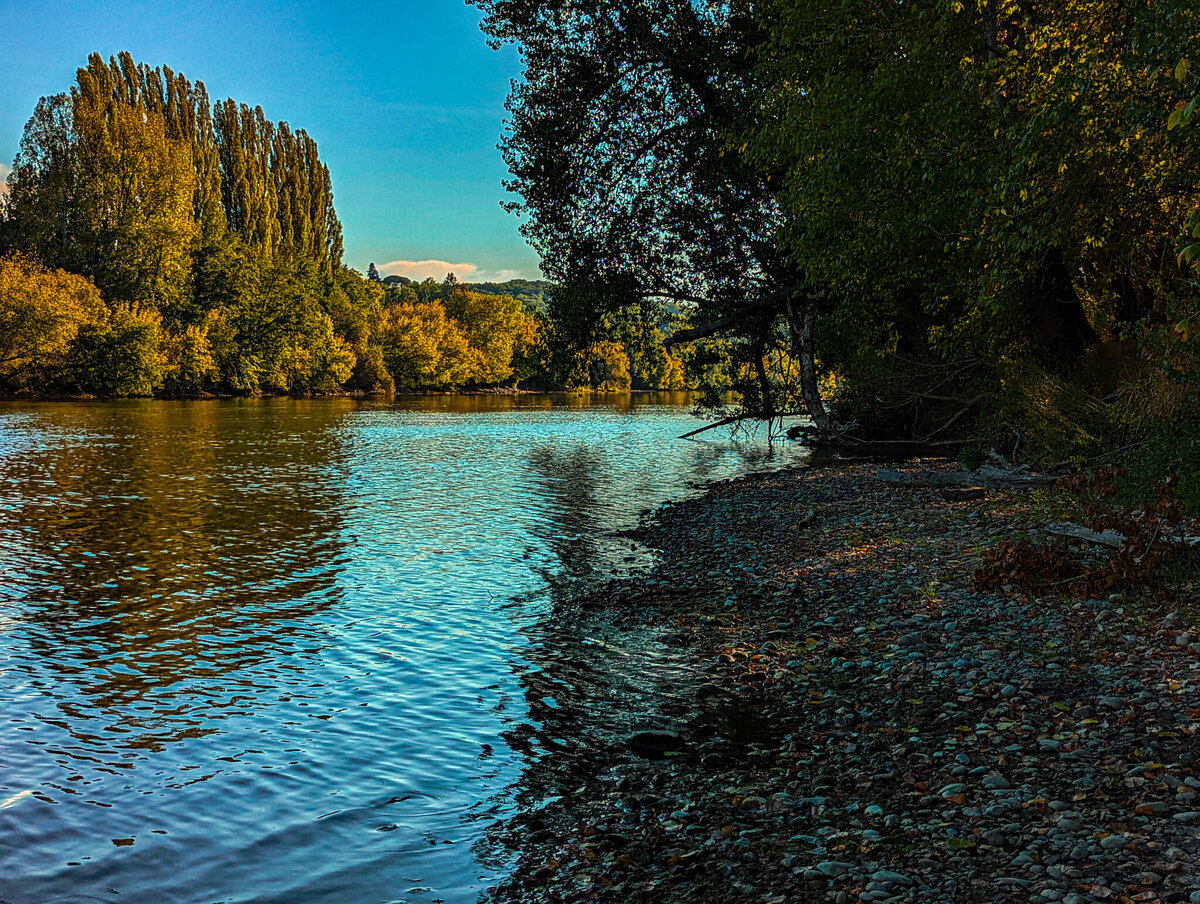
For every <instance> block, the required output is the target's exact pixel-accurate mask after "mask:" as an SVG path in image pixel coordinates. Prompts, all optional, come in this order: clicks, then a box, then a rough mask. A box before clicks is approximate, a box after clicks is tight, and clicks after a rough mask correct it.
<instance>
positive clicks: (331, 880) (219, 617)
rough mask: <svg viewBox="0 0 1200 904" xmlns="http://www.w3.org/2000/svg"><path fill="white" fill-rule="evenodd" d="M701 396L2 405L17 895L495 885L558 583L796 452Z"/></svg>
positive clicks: (422, 893) (12, 867) (3, 807)
mask: <svg viewBox="0 0 1200 904" xmlns="http://www.w3.org/2000/svg"><path fill="white" fill-rule="evenodd" d="M682 401H683V400H682V399H680V398H678V397H676V398H669V397H651V396H640V397H639V396H634V397H632V398H631V397H622V398H619V399H617V400H616V401H615V402H613V401H603V400H602V401H596V402H587V401H586V400H579V399H574V400H567V399H562V398H549V397H518V398H512V397H499V398H497V397H437V396H434V397H424V398H419V399H407V400H405V399H401V400H397V401H396V402H390V403H385V402H378V401H354V400H348V399H319V400H300V401H297V400H287V399H269V400H236V401H222V402H195V403H188V402H121V403H79V404H67V403H64V404H50V405H23V404H16V403H10V404H4V405H0V478H2V480H0V551H2V552H0V682H2V684H0V686H2V687H3V690H4V694H3V695H2V697H0V723H2V724H3V725H4V730H3V732H2V733H0V899H3V900H4V901H7V902H12V904H27V902H28V904H32V902H39V904H40V902H45V901H50V900H53V901H64V902H66V901H95V900H116V899H117V898H115V896H114V891H115V892H117V893H119V894H120V898H119V900H122V901H126V902H130V901H133V902H146V904H151V902H153V904H169V902H200V901H239V902H242V901H245V902H249V901H254V902H275V901H279V902H283V901H287V902H310V901H311V902H318V901H320V902H343V901H344V902H354V904H361V902H372V901H379V902H391V901H398V900H406V901H410V902H423V901H432V900H434V899H436V898H441V899H443V900H444V901H447V902H465V901H473V900H475V898H476V897H477V895H478V893H479V891H480V890H481V889H482V888H484V887H486V886H487V885H488V884H489V883H491V882H494V881H495V880H496V878H497V876H499V875H500V874H501V873H502V871H503V867H504V859H505V858H504V855H503V853H502V852H495V851H492V850H490V849H489V848H488V847H487V846H486V845H485V844H484V843H482V839H483V838H484V832H485V830H486V828H487V826H488V825H489V824H491V823H492V822H493V821H494V820H495V819H496V818H497V817H498V816H502V815H505V814H506V813H508V812H511V809H512V807H513V806H514V805H515V804H514V800H515V799H516V798H519V797H520V796H521V794H520V791H521V787H522V784H523V783H525V782H527V780H528V778H529V775H530V772H529V769H530V768H531V760H536V751H534V750H532V749H529V748H526V749H523V750H520V749H518V750H514V749H513V745H511V744H510V743H509V742H508V741H506V740H505V739H506V738H507V739H509V740H510V741H511V740H513V739H515V738H522V737H525V738H528V737H529V736H530V730H529V729H530V725H529V713H530V707H529V705H528V701H527V694H528V692H529V689H530V687H534V686H536V685H537V680H536V678H534V679H533V680H532V681H531V680H530V669H531V668H532V669H535V670H536V668H537V667H535V666H532V665H531V662H534V661H538V660H539V656H538V655H537V653H538V648H539V646H540V644H541V642H542V640H544V639H546V638H545V632H547V631H553V630H554V628H553V626H552V625H550V624H548V623H547V622H546V620H545V619H544V618H542V616H544V615H545V612H544V611H543V610H544V608H545V601H544V594H540V593H539V589H540V588H544V587H545V586H546V582H547V580H550V579H557V577H558V576H562V575H564V574H565V575H569V576H573V577H580V576H587V575H591V574H597V573H606V572H608V571H610V570H611V569H613V568H619V567H621V566H622V565H623V564H625V563H626V558H627V557H628V556H630V555H631V554H633V553H632V551H631V550H630V549H629V543H628V541H624V540H619V539H617V538H614V537H612V536H611V534H612V532H613V531H615V530H619V529H622V528H627V527H630V526H632V525H633V523H634V522H635V521H636V516H637V513H638V512H639V511H640V510H642V509H644V508H647V507H654V506H656V505H658V504H659V503H660V502H662V501H664V500H665V499H668V498H678V497H679V496H681V495H684V494H685V493H687V492H689V491H690V490H689V487H690V486H691V485H694V484H697V483H702V482H705V481H708V480H712V479H714V478H721V477H726V476H732V475H734V474H737V473H742V472H744V471H745V470H747V469H749V468H753V467H769V466H774V465H775V464H778V460H776V461H774V462H767V461H762V460H761V459H760V458H759V457H758V456H757V455H755V454H751V455H746V454H744V453H743V452H739V451H738V450H736V449H733V448H731V447H730V446H728V445H727V444H721V443H719V442H716V443H714V442H705V443H696V442H682V441H677V440H676V439H675V437H677V436H678V435H679V434H680V433H682V432H684V431H685V430H687V429H689V428H691V427H693V426H694V421H693V420H692V419H691V418H690V417H689V415H688V409H687V407H686V405H683V404H681V402H682ZM793 454H794V453H793ZM514 598H520V599H521V600H522V602H521V603H520V604H519V605H514V604H513V603H512V601H513V600H514ZM561 640H562V638H558V639H557V641H561ZM567 642H568V644H574V643H576V642H577V643H579V644H581V645H584V644H586V643H587V639H586V638H581V639H579V640H578V641H576V640H575V639H574V638H572V639H571V640H568V641H567ZM555 649H556V650H557V651H558V652H556V655H559V656H561V655H563V654H562V645H561V643H560V642H559V643H558V644H557V646H556V647H555ZM531 652H532V653H534V655H533V656H532V657H531V656H530V655H529V654H530V653H531ZM597 659H599V661H600V663H601V665H600V666H597V665H596V660H597ZM609 659H612V657H606V656H605V655H599V656H597V652H596V650H594V649H590V650H588V651H587V655H581V656H580V657H579V661H580V668H584V667H586V668H588V669H590V670H591V672H593V673H596V672H603V671H604V667H605V666H604V662H605V661H607V660H609ZM611 666H612V663H609V666H608V667H609V669H610V671H612V675H611V676H609V677H608V678H605V677H604V676H603V675H601V678H600V679H599V680H616V679H615V677H614V676H616V675H617V673H618V672H619V669H617V670H615V671H613V670H612V668H611ZM589 680H590V679H589ZM580 718H582V719H585V720H586V718H587V714H586V713H585V714H581V716H580ZM516 746H517V747H518V748H522V747H525V745H524V744H523V743H521V742H517V744H516ZM532 768H533V769H536V765H533V766H532Z"/></svg>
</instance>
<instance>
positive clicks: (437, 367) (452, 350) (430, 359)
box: [379, 301, 475, 389]
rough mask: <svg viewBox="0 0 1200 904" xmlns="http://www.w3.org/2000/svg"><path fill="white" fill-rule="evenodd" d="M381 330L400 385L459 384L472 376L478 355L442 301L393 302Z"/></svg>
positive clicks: (388, 361)
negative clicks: (448, 315) (473, 351)
mask: <svg viewBox="0 0 1200 904" xmlns="http://www.w3.org/2000/svg"><path fill="white" fill-rule="evenodd" d="M379 332H380V344H381V345H382V346H383V357H384V361H385V363H386V364H387V368H388V371H389V372H390V373H391V375H392V377H393V379H394V380H395V381H396V385H397V386H399V387H403V388H408V389H413V388H417V387H422V386H457V385H459V384H462V383H465V382H466V381H467V380H468V379H471V377H472V374H473V371H474V368H473V366H472V365H473V364H474V363H475V357H474V355H473V354H472V349H471V347H470V343H469V341H468V339H467V335H466V333H465V332H464V331H463V329H462V327H460V326H459V325H458V323H457V322H455V321H454V320H451V319H450V318H449V317H447V316H446V309H445V308H443V307H442V305H441V304H440V303H439V302H436V301H429V302H424V303H422V302H401V303H400V304H396V305H392V306H391V307H390V308H388V309H387V310H386V311H385V312H384V315H383V322H382V324H381V325H380V331H379Z"/></svg>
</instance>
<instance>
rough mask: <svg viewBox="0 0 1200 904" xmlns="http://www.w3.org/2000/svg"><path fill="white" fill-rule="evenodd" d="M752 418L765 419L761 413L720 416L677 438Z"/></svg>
mask: <svg viewBox="0 0 1200 904" xmlns="http://www.w3.org/2000/svg"><path fill="white" fill-rule="evenodd" d="M803 413H804V412H803V411H784V412H782V413H780V414H777V415H775V416H774V417H796V416H798V415H801V414H803ZM754 419H758V420H766V418H764V417H763V416H762V415H761V414H735V415H733V416H732V417H727V418H722V419H721V420H719V421H713V422H712V423H711V424H705V425H704V426H703V427H700V428H698V429H696V430H692V431H690V432H689V433H685V434H683V436H681V437H679V438H680V439H691V438H692V437H693V436H695V435H696V434H697V433H703V432H704V431H705V430H715V429H716V428H717V427H727V426H729V425H730V424H736V423H738V422H739V421H749V420H754Z"/></svg>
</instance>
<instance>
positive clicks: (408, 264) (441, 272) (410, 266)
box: [378, 260, 542, 283]
mask: <svg viewBox="0 0 1200 904" xmlns="http://www.w3.org/2000/svg"><path fill="white" fill-rule="evenodd" d="M378 267H379V272H380V273H382V274H384V275H385V276H407V277H408V278H409V279H412V280H416V281H417V282H420V281H421V280H423V279H429V278H433V279H436V280H438V281H439V282H440V281H441V280H443V279H445V278H446V274H447V273H453V274H454V276H455V277H456V278H457V279H458V281H459V282H474V283H480V282H508V280H510V279H541V278H542V276H541V274H540V273H537V272H529V271H527V270H510V269H501V270H481V269H479V265H478V264H472V263H469V262H463V263H461V264H455V263H452V262H451V261H439V260H426V261H389V262H388V263H386V264H379V265H378Z"/></svg>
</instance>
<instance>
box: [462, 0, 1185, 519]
mask: <svg viewBox="0 0 1200 904" xmlns="http://www.w3.org/2000/svg"><path fill="white" fill-rule="evenodd" d="M473 2H475V5H476V6H478V7H479V8H480V9H481V10H482V11H483V13H484V15H485V21H484V28H485V30H486V32H487V33H488V34H489V35H490V37H491V39H492V40H493V41H494V42H495V44H496V45H497V46H498V45H500V44H502V43H512V44H515V45H516V46H517V47H518V48H519V49H520V52H521V54H522V60H523V62H524V67H525V68H524V78H523V80H521V81H520V82H519V83H518V84H517V85H516V86H515V88H514V91H513V93H512V95H511V96H510V99H509V110H510V120H509V125H508V129H507V132H506V134H505V137H504V143H503V149H504V153H505V156H506V159H507V162H508V165H509V167H510V170H511V172H512V180H511V183H510V187H511V188H512V189H513V190H514V191H515V192H517V193H518V194H519V196H520V198H521V200H520V202H519V203H517V204H514V205H513V206H514V207H515V208H516V209H519V210H520V211H521V212H522V213H523V214H524V216H525V221H526V226H525V234H526V235H527V237H528V238H529V240H530V242H531V243H532V244H533V246H534V247H535V248H536V249H537V250H538V251H539V252H540V253H541V255H542V258H543V269H544V271H545V273H546V275H547V276H548V277H549V278H550V279H552V280H553V281H554V282H555V283H556V284H557V285H558V286H559V287H560V289H559V290H558V291H557V292H556V293H554V294H553V295H552V296H551V298H550V301H549V311H550V315H551V317H552V319H553V320H554V322H555V324H556V326H557V327H558V328H559V329H561V330H563V331H564V332H566V333H569V334H571V335H572V336H574V337H575V339H576V342H577V344H578V345H580V346H581V347H582V346H587V345H589V344H592V343H594V342H596V341H597V339H598V338H599V337H604V336H605V335H611V334H613V333H612V331H613V330H614V328H618V329H619V325H620V324H622V323H624V322H626V321H628V320H634V321H644V320H646V319H654V315H653V314H647V310H648V309H653V310H659V311H664V312H666V311H676V310H684V311H686V312H688V313H689V314H690V316H691V317H692V318H693V322H692V324H691V325H690V327H689V328H686V329H682V330H679V331H678V332H676V333H675V334H674V335H673V336H672V337H671V340H672V341H673V342H674V343H676V344H675V345H674V346H673V349H674V348H678V347H680V345H682V344H683V343H685V342H687V341H688V340H695V339H699V338H701V337H712V336H719V337H722V338H723V340H724V341H725V342H727V343H728V344H729V349H730V352H731V363H730V367H731V368H732V374H731V376H732V379H733V380H734V382H735V383H736V384H737V385H738V386H739V388H740V389H741V390H742V398H743V400H744V404H745V408H746V411H747V412H748V413H752V414H755V415H757V416H760V417H764V418H771V417H775V416H777V415H779V414H781V413H783V412H793V411H807V412H808V413H809V415H810V416H811V417H812V419H813V421H814V422H815V424H816V426H817V427H818V428H819V429H820V430H821V431H822V432H823V433H825V434H826V435H827V436H830V437H835V438H838V439H840V440H842V441H854V440H856V439H862V440H865V439H871V438H887V439H893V440H895V439H902V440H907V441H910V442H914V443H924V444H928V443H946V444H957V445H965V446H966V447H967V448H968V450H969V449H971V448H974V449H977V450H988V449H996V450H999V451H1000V452H1002V453H1003V454H1005V455H1009V456H1014V455H1015V456H1017V457H1027V458H1035V459H1036V458H1045V457H1055V458H1058V459H1059V460H1061V459H1063V458H1071V457H1074V458H1076V459H1078V460H1089V459H1093V458H1095V457H1096V456H1102V455H1106V454H1108V452H1109V450H1112V449H1114V448H1122V447H1130V446H1137V447H1138V448H1139V450H1140V451H1139V452H1138V456H1139V458H1140V459H1141V460H1148V459H1155V460H1158V461H1160V462H1167V461H1169V460H1172V459H1175V458H1181V459H1183V460H1184V462H1185V463H1184V466H1183V469H1182V470H1183V472H1184V473H1185V476H1184V480H1185V482H1186V481H1188V480H1190V481H1192V483H1193V484H1200V445H1198V444H1200V431H1198V430H1197V429H1196V427H1197V423H1196V421H1195V417H1196V414H1195V412H1196V411H1197V407H1196V394H1197V388H1198V387H1200V366H1198V365H1200V361H1198V360H1197V355H1196V353H1195V347H1196V343H1195V342H1194V341H1193V339H1194V338H1195V335H1194V334H1195V332H1196V330H1195V326H1196V322H1197V317H1198V316H1200V276H1198V274H1197V271H1196V269H1195V267H1196V265H1197V264H1200V136H1198V133H1197V131H1196V129H1197V127H1198V125H1200V124H1198V123H1197V121H1196V117H1195V113H1196V106H1197V92H1198V90H1200V66H1196V65H1195V62H1196V60H1197V59H1198V57H1200V13H1198V12H1197V8H1196V7H1195V5H1194V4H1191V3H1185V2H1182V0H1165V2H1149V0H1145V2H1135V3H1116V2H1104V0H1100V2H1093V0H1087V2H1067V3H1046V2H1041V0H1032V2H1026V0H1019V2H1011V0H979V2H942V0H938V2H928V0H927V2H916V3H911V2H908V0H904V2H888V3H866V2H862V0H839V2H833V3H827V2H822V3H811V2H807V0H753V2H751V0H733V2H727V3H712V4H697V3H693V2H690V0H620V2H618V0H570V2H567V0H550V2H536V3H535V2H531V0H473ZM1198 498H1200V496H1198Z"/></svg>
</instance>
